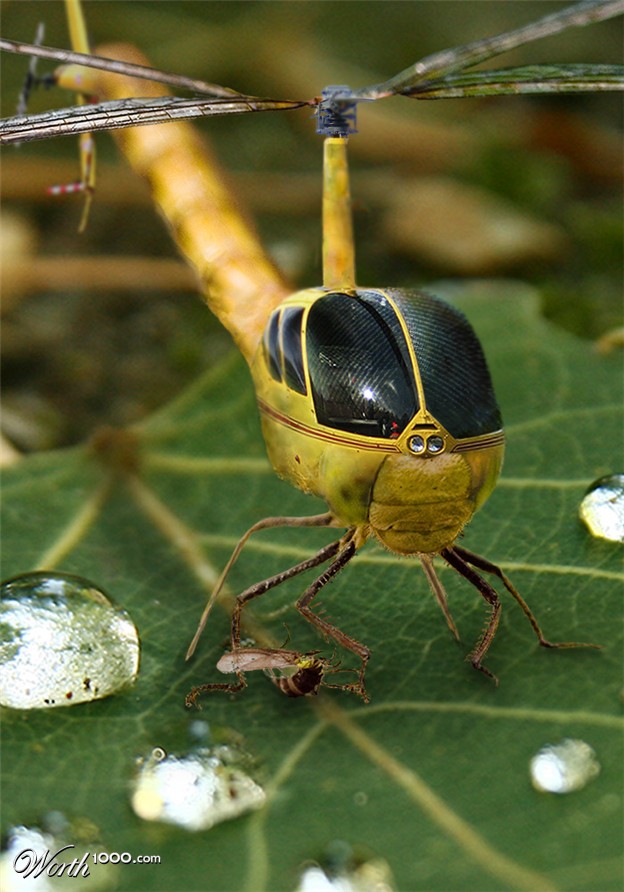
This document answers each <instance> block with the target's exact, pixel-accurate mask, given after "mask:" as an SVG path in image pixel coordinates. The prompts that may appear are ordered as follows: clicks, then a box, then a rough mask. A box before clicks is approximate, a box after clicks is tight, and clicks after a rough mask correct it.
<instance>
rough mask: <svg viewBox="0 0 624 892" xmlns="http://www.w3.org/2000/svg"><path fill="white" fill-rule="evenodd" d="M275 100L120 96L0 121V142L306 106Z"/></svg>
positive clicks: (0, 143) (16, 141) (10, 142)
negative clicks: (95, 102)
mask: <svg viewBox="0 0 624 892" xmlns="http://www.w3.org/2000/svg"><path fill="white" fill-rule="evenodd" d="M308 104H309V103H307V102H297V101H290V100H279V99H256V98H254V97H251V96H250V97H247V98H241V99H208V98H206V99H202V98H198V97H195V98H191V99H184V98H180V97H177V96H163V97H159V98H156V99H121V100H114V101H112V102H101V103H98V104H97V105H87V106H84V105H83V106H78V107H73V108H61V109H58V110H56V111H50V112H44V113H43V114H39V115H22V116H19V117H15V118H6V119H4V120H3V121H0V145H11V144H12V143H19V142H31V141H33V140H37V139H49V138H50V137H53V136H75V135H76V134H78V133H91V132H95V131H96V130H118V129H121V128H123V127H137V126H140V125H145V124H162V123H165V122H167V121H175V120H179V119H181V118H201V117H213V116H215V115H240V114H246V113H248V112H260V111H286V110H288V109H293V108H301V107H302V106H305V105H308Z"/></svg>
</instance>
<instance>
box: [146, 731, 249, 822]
mask: <svg viewBox="0 0 624 892" xmlns="http://www.w3.org/2000/svg"><path fill="white" fill-rule="evenodd" d="M248 762H249V759H248V757H245V755H244V754H243V753H241V752H240V751H239V750H237V749H236V748H235V747H232V746H213V747H204V748H199V749H196V750H194V751H193V752H190V753H188V754H187V755H185V756H173V755H167V754H166V753H165V752H164V750H162V749H161V748H160V747H157V748H156V749H154V750H153V751H152V753H151V754H150V755H149V756H148V758H146V759H144V760H141V762H140V764H139V770H138V773H137V776H136V778H135V781H134V784H133V790H132V797H131V801H132V808H133V809H134V811H135V812H136V814H137V815H138V816H139V817H140V818H143V819H144V820H146V821H163V822H165V823H167V824H177V825H178V826H179V827H184V828H185V829H186V830H207V829H208V828H210V827H213V826H214V825H215V824H219V823H221V821H229V820H230V819H231V818H237V817H238V816H239V815H243V814H245V813H246V812H248V811H253V810H255V809H258V808H261V807H262V806H263V805H264V803H265V800H266V794H265V792H264V790H263V789H262V787H261V786H259V785H258V784H257V783H256V782H255V781H254V780H252V778H251V777H250V776H249V775H248V774H247V772H246V770H245V768H244V767H243V766H244V765H245V764H246V763H248Z"/></svg>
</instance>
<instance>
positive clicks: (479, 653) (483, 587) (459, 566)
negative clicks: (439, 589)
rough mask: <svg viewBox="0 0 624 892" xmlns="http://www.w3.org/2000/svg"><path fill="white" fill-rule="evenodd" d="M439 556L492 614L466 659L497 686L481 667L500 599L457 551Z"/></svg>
mask: <svg viewBox="0 0 624 892" xmlns="http://www.w3.org/2000/svg"><path fill="white" fill-rule="evenodd" d="M440 556H441V557H442V558H444V560H445V561H446V562H447V564H449V566H451V567H452V568H453V569H454V570H456V571H457V572H458V573H459V574H460V575H461V576H463V577H464V579H467V580H468V582H470V583H471V584H472V585H474V587H475V588H476V589H477V591H478V592H479V594H480V595H481V596H482V597H483V598H485V600H486V601H487V602H488V604H489V605H490V606H491V608H492V612H491V614H490V617H489V619H488V622H487V625H486V627H485V630H484V631H483V633H482V635H481V637H480V638H479V640H478V641H477V643H476V644H475V646H474V648H473V649H472V650H471V652H470V653H469V654H468V657H467V659H469V660H470V662H471V663H472V665H473V667H474V668H475V669H478V670H479V672H483V674H484V675H487V676H488V677H489V678H491V679H492V680H493V681H494V682H495V683H496V684H498V678H497V677H496V676H495V675H494V673H493V672H490V670H489V669H488V668H487V667H486V666H484V665H483V657H484V656H485V654H486V653H487V651H488V648H489V646H490V644H491V643H492V641H493V640H494V636H495V635H496V629H497V628H498V623H499V620H500V612H501V602H500V598H499V597H498V595H497V594H496V592H495V591H494V589H493V588H492V586H491V585H490V583H489V582H487V581H486V580H485V579H483V577H482V576H479V574H478V573H477V572H476V570H473V569H472V567H470V566H469V564H468V563H467V562H466V561H465V560H464V558H463V557H462V556H461V555H459V554H458V549H456V548H455V547H453V546H452V547H449V548H443V549H442V551H441V552H440Z"/></svg>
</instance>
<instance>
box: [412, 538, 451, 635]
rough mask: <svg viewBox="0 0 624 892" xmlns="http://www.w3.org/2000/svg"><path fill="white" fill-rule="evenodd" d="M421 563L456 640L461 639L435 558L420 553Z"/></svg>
mask: <svg viewBox="0 0 624 892" xmlns="http://www.w3.org/2000/svg"><path fill="white" fill-rule="evenodd" d="M418 557H419V558H420V563H421V564H422V568H423V570H424V571H425V576H426V577H427V582H428V583H429V586H430V588H431V591H432V592H433V596H434V598H435V599H436V601H437V602H438V604H439V605H440V608H441V609H442V613H443V614H444V618H445V619H446V624H447V626H448V627H449V629H450V630H451V632H452V633H453V635H454V636H455V638H456V640H457V641H459V640H460V638H459V632H458V631H457V626H456V625H455V622H454V620H453V617H452V616H451V611H450V610H449V606H448V603H447V600H446V592H445V591H444V586H443V585H442V583H441V582H440V580H439V579H438V574H437V573H436V571H435V567H434V566H433V559H432V557H431V555H430V554H419V555H418Z"/></svg>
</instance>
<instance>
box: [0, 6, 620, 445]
mask: <svg viewBox="0 0 624 892" xmlns="http://www.w3.org/2000/svg"><path fill="white" fill-rule="evenodd" d="M566 5H567V4H566V3H557V2H541V0H539V2H532V0H525V2H522V3H516V2H503V0H486V2H477V3H471V2H454V0H448V2H439V0H425V2H393V0H390V2H375V0H372V2H357V0H356V2H201V0H197V2H182V0H176V2H149V0H142V2H125V0H119V2H99V0H93V2H87V3H86V4H85V6H86V14H87V19H88V24H89V28H90V32H91V36H92V41H93V45H94V46H97V45H98V44H99V43H102V42H105V41H110V40H125V41H130V42H133V43H135V44H137V45H138V46H139V47H140V48H141V49H142V50H143V51H145V52H146V53H147V54H148V55H149V56H150V58H151V60H152V63H153V64H154V65H155V66H158V67H161V68H164V69H166V70H170V71H174V72H176V73H183V74H187V75H194V76H197V77H202V78H205V79H208V80H211V81H214V82H217V83H222V84H226V85H229V86H232V87H234V88H236V89H238V90H241V91H244V92H250V93H252V94H255V95H266V96H271V97H275V98H309V97H312V96H314V95H317V94H318V93H320V91H321V89H322V88H323V87H324V86H325V85H327V84H331V83H349V84H350V85H352V86H361V85H364V84H367V83H374V82H377V81H379V80H383V79H386V78H387V77H389V76H391V75H392V74H395V73H396V72H397V71H399V70H401V69H402V68H404V67H406V66H408V65H410V64H411V63H413V62H414V61H416V60H417V59H418V58H421V57H423V56H424V55H426V54H428V53H431V52H434V51H436V50H439V49H442V48H445V47H447V46H452V45H455V44H459V43H464V42H468V41H471V40H474V39H477V38H480V37H483V36H486V35H489V34H493V33H496V32H498V31H502V30H505V29H508V28H512V27H516V26H519V25H521V24H524V23H526V22H528V21H531V20H532V19H534V18H537V17H539V16H541V15H544V14H546V13H548V12H550V11H554V10H557V9H562V8H564V7H565V6H566ZM39 21H43V22H44V23H45V26H46V36H45V40H44V43H45V44H47V45H50V46H67V45H68V37H67V29H66V25H65V17H64V7H63V4H62V3H61V2H56V0H46V2H23V0H22V2H5V3H3V5H2V30H3V35H4V36H5V37H8V38H11V39H22V40H26V41H29V40H32V39H33V37H34V34H35V30H36V26H37V23H38V22H39ZM622 36H623V34H622V23H621V21H619V20H612V21H607V22H604V23H600V24H598V25H594V26H590V27H587V28H583V29H573V30H571V31H569V32H567V33H564V34H562V35H559V36H557V37H553V38H548V39H546V40H543V41H539V42H537V43H535V44H534V45H528V46H525V47H522V48H520V49H519V50H516V51H514V52H512V53H510V54H506V55H505V56H503V57H501V59H500V60H498V59H497V60H494V61H493V63H491V67H499V66H503V65H505V66H506V65H512V64H520V63H523V62H530V61H534V62H535V61H544V62H548V61H575V62H578V61H588V62H590V61H591V62H615V61H619V60H620V56H621V47H622ZM0 61H1V64H2V113H3V116H8V115H11V114H13V113H14V108H15V104H16V97H17V94H18V92H19V89H20V85H21V82H22V79H23V77H24V73H25V70H26V67H27V61H26V59H25V58H23V57H16V56H9V55H7V54H3V56H2V59H1V60H0ZM53 67H54V66H53V64H51V63H50V64H48V63H44V62H42V63H40V66H39V71H40V72H45V71H49V70H51V69H52V68H53ZM69 104H73V97H71V96H69V97H68V96H67V95H66V94H65V95H64V94H62V93H61V92H60V91H54V90H53V91H51V92H48V91H44V90H40V91H38V92H37V93H36V94H35V95H33V96H32V98H31V102H30V110H32V111H40V110H45V109H47V108H51V107H60V106H63V105H69ZM620 116H621V100H620V97H619V95H618V94H611V95H593V94H588V95H579V96H572V97H558V98H553V97H539V98H521V97H508V98H501V99H489V100H478V99H468V100H454V101H440V102H416V101H414V100H408V99H405V98H396V99H392V100H386V101H384V102H378V103H374V104H371V105H364V106H361V107H360V111H359V131H360V132H359V134H358V135H357V137H355V138H354V139H353V140H352V141H351V157H352V168H353V183H352V191H353V198H354V208H355V223H356V233H357V248H358V251H357V258H358V281H359V282H360V283H361V284H365V285H412V286H414V285H415V286H419V287H422V286H427V285H428V284H429V283H432V282H435V281H436V280H438V279H448V278H466V277H483V276H485V277H492V276H494V277H503V278H518V279H521V280H523V281H529V282H532V283H534V284H536V285H537V286H538V287H539V289H540V293H541V295H542V305H543V312H544V313H545V315H546V316H547V317H549V318H550V319H552V320H553V321H555V322H556V323H557V324H559V325H560V326H562V327H563V328H566V329H568V330H570V331H573V332H575V333H577V334H580V335H581V336H583V337H586V338H591V339H595V338H598V337H600V336H602V335H604V334H605V333H606V332H609V331H610V330H612V329H613V328H615V327H616V326H618V325H621V324H622V320H621V309H622V305H621V286H622V214H621V207H622V194H621V148H622V140H621V127H620V124H621V121H620ZM198 126H199V127H200V129H201V131H202V133H203V134H205V135H206V136H207V137H209V138H210V139H212V140H214V142H215V144H216V146H217V150H218V153H219V156H220V158H221V160H222V162H223V164H224V166H225V168H226V169H227V171H228V173H229V174H230V180H231V182H232V184H233V185H234V187H235V188H236V190H237V192H238V195H239V196H240V200H241V202H242V203H243V204H244V205H246V206H247V207H248V208H249V209H250V211H251V213H252V215H253V216H254V218H255V219H256V221H257V225H258V228H259V231H260V233H261V235H262V237H263V240H264V243H265V244H266V246H267V248H268V249H269V251H270V252H271V253H272V255H273V256H274V257H275V259H276V262H277V263H278V264H279V265H280V266H281V268H282V269H284V271H285V273H286V275H287V276H288V278H289V279H290V280H291V281H292V282H293V283H294V284H295V285H297V286H302V285H307V284H316V283H318V281H319V280H320V275H321V273H320V216H319V215H320V189H321V185H320V165H321V145H320V139H319V137H317V136H316V134H315V132H314V130H315V127H314V121H313V120H312V119H311V117H310V112H309V110H305V109H304V110H300V111H297V112H291V113H279V114H278V113H269V114H264V115H243V116H240V117H228V118H226V119H214V120H212V121H203V122H201V123H200V124H199V125H198ZM97 145H98V153H99V159H100V160H99V170H100V176H99V182H98V190H97V194H96V199H95V202H94V206H93V209H92V212H91V218H90V222H89V226H88V229H87V231H86V232H85V233H84V234H83V235H80V236H79V235H78V234H77V232H76V230H77V227H78V223H79V219H80V213H81V201H80V199H79V198H77V197H70V198H66V199H53V198H50V197H48V196H47V195H46V194H45V189H46V187H47V186H48V185H53V184H56V183H59V182H61V183H62V182H71V181H73V180H74V179H76V177H77V167H78V164H77V148H76V141H75V140H73V139H68V138H65V139H58V140H55V141H50V142H46V143H37V144H32V145H23V146H22V147H21V148H19V149H15V150H14V149H10V150H8V151H5V152H4V156H3V165H2V194H3V207H4V214H3V219H2V232H3V245H4V249H3V250H4V262H3V270H4V273H3V279H4V282H3V296H4V325H3V335H2V337H3V357H4V387H5V398H4V399H5V403H4V404H5V412H4V426H5V433H6V434H7V436H8V437H9V439H10V440H11V441H12V442H14V443H15V444H16V445H17V446H18V447H19V448H21V449H26V450H32V449H40V448H47V447H50V446H58V445H63V444H66V443H72V442H78V441H80V440H82V439H84V437H85V436H87V435H88V434H89V433H90V432H91V431H92V430H93V429H94V428H95V427H97V426H98V425H99V424H101V423H106V422H110V423H113V424H127V423H131V422H132V421H134V420H136V419H138V418H141V417H144V416H145V415H146V414H148V413H149V412H150V411H151V410H152V409H153V408H154V407H155V406H157V405H160V404H162V403H164V402H166V401H167V400H168V399H169V398H170V397H171V396H172V395H173V394H175V393H177V392H178V391H179V390H180V388H181V387H182V386H183V385H184V384H185V383H186V382H187V381H189V380H192V379H193V378H194V377H195V376H196V375H197V374H198V373H199V372H200V371H201V370H203V369H204V368H206V367H207V366H208V365H209V364H211V363H212V362H214V361H215V360H216V359H218V358H219V357H220V356H222V355H223V353H224V352H226V351H227V349H228V347H229V340H228V337H227V335H225V334H224V332H223V331H222V330H221V328H220V326H219V325H218V323H216V321H215V320H214V319H213V318H212V317H211V315H210V314H209V313H208V312H207V311H206V309H205V307H204V305H203V303H202V302H201V301H200V300H197V299H196V298H195V297H194V294H193V280H192V277H191V276H189V275H187V274H186V273H185V272H184V270H180V271H179V273H176V274H175V275H173V277H172V281H171V282H170V283H166V284H165V285H163V284H162V278H161V274H160V272H159V270H158V269H156V268H155V267H154V266H153V265H152V263H151V261H153V260H154V259H163V258H167V257H170V258H172V259H175V258H176V257H177V252H176V248H175V246H174V245H173V244H172V242H171V240H170V239H169V236H168V233H167V231H166V228H165V226H164V225H163V224H162V221H161V220H160V219H159V217H158V215H157V214H156V213H155V212H154V210H153V209H152V207H151V205H150V202H149V199H148V196H147V192H146V190H145V189H144V188H143V187H142V184H140V183H139V182H138V181H137V180H136V178H135V177H134V176H133V175H132V174H131V173H130V172H128V170H127V169H126V167H125V164H124V162H123V160H122V159H121V158H120V156H119V154H118V152H117V150H116V148H115V146H114V144H113V142H112V139H111V137H110V135H108V134H102V135H100V136H99V137H98V140H97ZM475 187H476V191H475ZM502 229H505V231H509V238H508V240H507V242H506V243H505V244H504V245H503V246H500V245H498V243H497V237H496V236H497V234H498V233H500V232H501V230H502ZM120 257H121V258H125V260H126V262H127V263H129V264H130V266H129V267H125V266H124V267H122V266H121V261H120V260H119V258H120ZM51 258H52V259H54V258H56V266H54V275H53V276H52V273H51V272H50V266H49V265H48V266H46V262H47V261H48V260H49V259H51ZM79 259H80V260H81V261H82V262H83V265H80V266H78V265H77V261H78V260H79ZM135 261H136V262H135ZM59 265H60V270H59ZM127 269H129V270H130V274H131V275H130V276H128V278H132V279H134V278H135V277H136V278H138V279H139V280H140V281H141V287H137V286H136V285H135V284H132V285H125V284H124V279H125V278H126V270H127ZM115 271H118V274H117V275H116V274H115ZM116 278H120V279H121V280H122V281H114V280H115V279H116ZM98 279H104V280H105V282H104V284H102V283H100V284H99V285H97V287H94V283H96V282H97V281H98ZM109 282H110V284H111V286H112V287H110V288H108V287H105V285H107V284H108V283H109ZM501 336H504V333H501Z"/></svg>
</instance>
